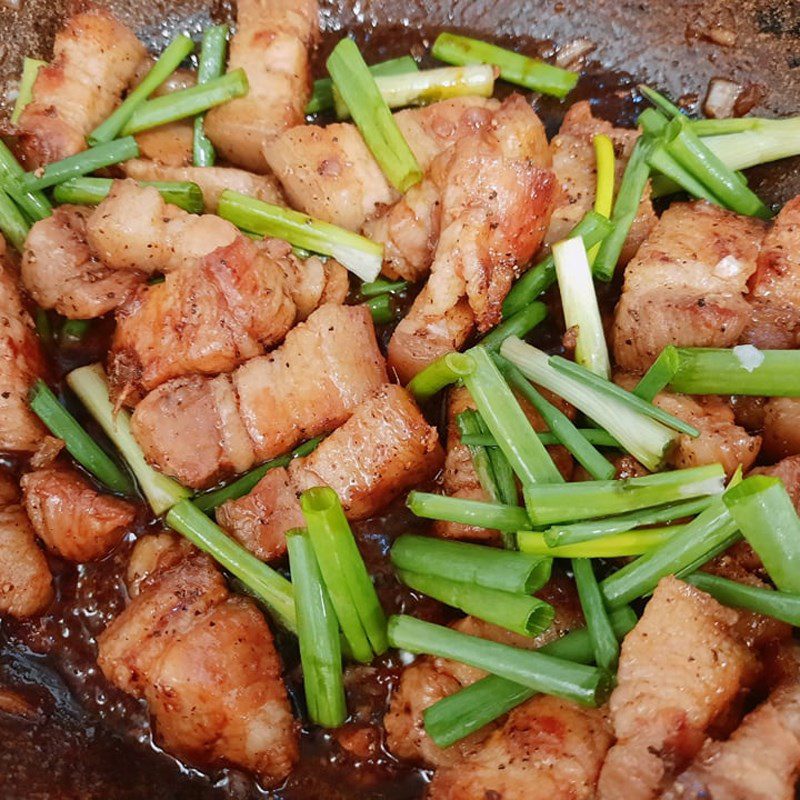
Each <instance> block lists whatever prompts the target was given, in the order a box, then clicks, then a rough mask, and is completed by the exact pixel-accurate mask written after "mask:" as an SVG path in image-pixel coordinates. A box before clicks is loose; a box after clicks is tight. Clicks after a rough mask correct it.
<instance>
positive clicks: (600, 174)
mask: <svg viewBox="0 0 800 800" xmlns="http://www.w3.org/2000/svg"><path fill="white" fill-rule="evenodd" d="M592 142H593V144H594V160H595V164H596V167H597V173H596V180H595V186H596V188H595V193H594V210H595V212H596V213H598V214H600V216H602V217H605V218H606V219H608V218H609V217H610V216H611V212H612V210H613V209H614V188H615V184H616V180H617V164H616V156H615V155H614V142H613V141H612V140H611V137H609V136H606V135H605V134H604V133H598V134H597V135H596V136H595V137H594V139H593V140H592ZM585 249H586V252H587V255H588V259H589V267H590V268H591V266H592V265H593V264H594V260H595V259H596V258H597V253H598V252H599V251H600V245H599V244H596V245H594V247H591V248H589V247H587V248H585Z"/></svg>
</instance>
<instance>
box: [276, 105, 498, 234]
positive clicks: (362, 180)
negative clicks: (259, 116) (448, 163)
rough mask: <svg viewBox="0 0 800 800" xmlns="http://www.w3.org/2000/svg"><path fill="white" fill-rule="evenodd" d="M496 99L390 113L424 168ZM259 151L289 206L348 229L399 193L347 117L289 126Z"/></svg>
mask: <svg viewBox="0 0 800 800" xmlns="http://www.w3.org/2000/svg"><path fill="white" fill-rule="evenodd" d="M497 105H498V103H497V101H495V100H485V99H483V98H480V97H463V98H455V99H452V100H445V101H442V102H439V103H432V104H431V105H430V106H427V107H425V108H418V109H406V110H404V111H399V112H397V113H396V114H395V115H394V118H395V120H396V121H397V124H398V126H399V127H400V130H401V131H402V133H403V134H404V136H405V139H406V141H407V142H408V144H409V146H410V147H411V149H412V152H413V153H414V155H415V156H416V158H417V161H418V162H419V164H420V167H421V168H422V169H423V170H427V168H428V166H429V165H430V163H431V161H432V160H433V158H434V157H435V156H436V155H438V154H439V153H441V152H442V151H444V150H445V149H446V148H447V147H449V146H450V145H451V144H453V142H455V141H457V140H458V139H459V138H461V137H462V136H465V135H468V134H469V133H473V132H475V131H477V130H480V129H481V128H483V127H485V126H486V125H487V124H488V122H489V121H490V120H491V118H492V115H491V113H490V109H492V108H496V107H497ZM264 156H265V157H266V159H267V162H268V163H269V166H270V169H272V171H273V172H274V173H275V175H276V176H277V177H278V179H279V180H280V182H281V184H282V185H283V188H284V190H285V191H286V196H287V197H288V198H289V201H290V202H291V204H292V206H293V207H294V208H298V209H300V210H301V211H305V212H306V213H307V214H310V215H311V216H312V217H317V218H318V219H323V220H325V221H326V222H332V223H334V224H336V225H340V226H342V227H344V228H349V229H350V230H353V231H358V230H360V229H361V226H362V225H363V224H364V222H365V221H366V220H367V219H368V218H369V217H371V216H372V215H373V214H375V213H376V212H378V211H380V210H381V208H382V207H383V206H388V205H390V204H392V203H394V202H396V201H397V200H398V199H399V197H400V195H399V193H398V192H397V191H396V190H395V189H394V188H393V187H392V186H391V184H390V183H389V182H388V181H387V180H386V177H385V176H384V174H383V172H382V171H381V168H380V167H379V166H378V163H377V162H376V161H375V159H374V158H373V157H372V153H370V151H369V148H367V145H366V144H365V143H364V140H363V138H362V137H361V134H360V133H359V132H358V129H357V128H356V126H355V125H352V124H350V123H338V124H334V125H327V126H326V127H322V126H319V125H298V126H297V127H294V128H290V129H289V130H287V131H285V132H284V133H282V134H281V135H280V136H278V137H277V138H275V139H274V140H273V141H272V142H270V144H269V146H268V147H266V148H265V149H264ZM368 235H369V233H368Z"/></svg>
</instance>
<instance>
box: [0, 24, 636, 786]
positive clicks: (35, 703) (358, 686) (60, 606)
mask: <svg viewBox="0 0 800 800" xmlns="http://www.w3.org/2000/svg"><path fill="white" fill-rule="evenodd" d="M435 33H436V32H435V31H433V30H422V31H420V30H417V31H412V30H409V29H408V28H402V27H388V28H384V27H382V28H380V29H373V28H369V27H364V28H362V29H360V30H359V31H358V32H357V34H358V35H357V38H358V39H359V44H360V45H362V47H363V48H364V50H365V52H366V54H367V57H368V59H369V60H371V61H378V60H382V59H384V58H389V57H393V56H398V55H401V54H404V53H408V52H409V51H410V52H412V53H414V54H417V55H421V54H422V53H423V52H424V51H425V50H426V48H427V46H428V43H429V42H430V41H432V39H433V37H434V36H435ZM338 38H339V35H338V34H337V35H336V36H331V35H329V36H327V37H326V38H325V41H324V43H323V46H322V48H321V49H320V53H319V57H318V64H321V63H322V62H323V59H324V56H325V54H326V53H327V52H328V51H329V49H330V47H331V46H332V44H333V43H335V41H336V40H338ZM501 43H502V44H507V45H508V44H510V45H514V46H516V47H518V48H519V49H521V50H523V51H524V52H527V53H530V54H545V53H547V51H548V49H549V45H548V43H547V42H536V41H534V40H522V41H516V42H512V41H507V40H506V41H501ZM633 85H634V82H633V80H632V79H631V78H630V77H629V76H628V75H625V74H622V73H618V72H609V71H606V70H604V69H602V68H601V67H600V65H599V64H597V63H591V64H589V66H588V67H587V69H586V70H585V72H584V76H583V78H582V80H581V82H580V83H579V85H578V87H577V89H576V90H575V92H574V93H573V95H572V96H571V98H570V102H573V101H577V100H581V99H585V98H588V99H591V101H592V104H593V106H594V108H595V110H596V112H597V113H598V114H599V115H600V116H602V117H605V118H606V119H610V120H613V121H615V122H617V123H619V124H630V123H631V121H632V119H633V117H634V116H635V110H636V109H635V103H634V102H633V100H632V93H631V89H632V87H633ZM505 90H506V89H505V87H504V91H505ZM565 107H566V106H565V105H564V104H562V103H559V102H558V101H554V100H550V99H542V100H540V101H539V102H538V105H537V110H538V111H539V113H540V115H541V116H542V118H543V120H544V121H545V124H546V125H547V128H548V133H549V134H551V135H552V134H553V133H554V132H555V131H556V130H557V129H558V124H559V122H560V119H561V116H562V115H563V112H564V110H565ZM613 294H614V291H613V290H612V291H610V292H609V296H608V297H607V298H606V308H609V309H610V308H611V307H612V306H611V304H612V303H613V299H614V297H613ZM401 302H402V301H401ZM551 302H553V303H555V302H556V299H555V298H551ZM551 318H554V319H560V315H558V314H556V313H554V314H553V315H551ZM110 330H111V324H110V323H107V324H103V325H101V326H95V328H94V333H93V334H92V337H91V338H90V339H89V340H88V341H87V342H86V343H85V344H84V345H82V346H81V347H67V348H62V347H57V348H55V349H54V350H53V352H52V354H51V355H52V359H51V363H52V369H53V373H54V374H53V377H54V378H57V379H58V378H60V377H62V376H63V375H64V374H65V373H66V372H67V371H69V370H70V369H72V368H74V367H76V366H78V365H80V364H84V363H90V362H92V361H94V360H97V359H98V358H99V357H101V356H102V355H103V353H104V352H105V349H106V348H107V337H108V335H109V333H110ZM560 333H561V331H559V330H558V329H557V327H555V326H551V327H549V328H548V327H543V328H542V329H541V330H539V331H537V332H536V336H535V341H536V342H537V343H538V344H540V345H541V346H546V347H548V348H555V347H557V346H558V342H559V339H560ZM388 334H389V330H388V329H387V330H384V331H382V339H383V341H384V343H385V341H386V340H387V339H388ZM436 410H437V409H431V411H432V413H435V412H436ZM76 411H77V409H76ZM87 427H90V428H91V427H92V426H91V425H90V424H88V423H87ZM93 432H94V431H93ZM7 466H11V467H12V468H14V466H15V465H14V464H13V463H11V462H8V463H7ZM420 524H421V523H420V521H418V520H414V519H413V518H412V517H411V516H410V515H409V514H408V512H407V511H406V510H405V509H404V508H403V506H402V504H398V505H396V506H395V507H394V508H392V509H390V510H389V511H388V513H387V514H386V515H385V516H383V517H381V518H379V519H374V520H370V521H367V522H364V523H362V524H359V525H358V526H357V528H356V532H357V536H358V539H359V543H360V545H361V548H362V552H363V553H364V556H365V559H366V561H367V565H368V567H369V569H370V572H371V573H372V574H373V575H375V576H376V581H377V585H378V589H379V592H380V595H381V598H382V601H383V603H384V606H385V608H386V610H387V612H390V613H393V612H400V611H404V612H409V613H414V614H417V615H419V616H423V617H426V618H429V619H434V620H439V621H444V620H445V617H444V616H443V615H444V614H445V613H446V612H444V611H443V609H442V608H441V607H437V604H436V603H434V602H433V601H430V600H426V599H424V598H419V597H418V596H415V595H414V594H413V593H410V592H408V591H407V590H405V589H403V588H401V587H400V586H399V585H398V584H397V582H396V581H395V579H394V577H393V575H392V572H391V568H390V566H389V564H388V558H387V553H388V549H389V547H390V545H391V542H392V541H393V539H394V538H395V537H396V536H398V535H399V534H401V533H406V532H410V531H413V530H414V529H419V527H420ZM158 525H159V523H158V522H157V521H155V520H153V519H151V518H149V517H148V515H147V512H146V509H145V508H144V505H142V509H141V514H140V520H139V524H138V527H137V530H136V534H141V533H143V532H144V531H146V530H152V529H153V528H157V527H158ZM133 539H134V535H133V534H131V536H130V537H129V538H128V539H127V540H126V542H125V543H124V544H123V545H122V546H121V547H120V548H119V549H118V550H117V551H116V552H115V553H114V554H112V555H111V556H110V557H109V558H107V559H106V560H104V561H103V562H101V563H96V564H87V565H83V566H79V567H76V566H74V565H69V564H65V563H63V562H60V561H58V560H57V559H53V560H52V567H53V572H54V575H55V588H56V600H55V602H54V603H53V605H52V606H51V608H50V609H49V610H48V612H47V613H46V614H45V615H43V616H42V617H40V618H37V619H34V620H31V621H25V622H15V621H11V620H3V621H2V622H1V623H0V690H2V689H11V690H13V691H14V692H17V693H18V694H19V695H20V696H21V698H22V699H24V700H27V701H28V703H29V705H30V706H31V707H32V708H33V709H35V713H34V714H33V716H30V717H27V718H24V717H19V716H12V715H10V714H7V713H4V712H3V711H2V710H0V798H2V800H34V798H36V799H39V798H41V799H44V798H47V799H48V800H50V799H51V798H59V800H67V799H72V798H74V799H75V800H189V798H192V800H212V798H213V799H214V800H223V798H225V800H250V799H251V798H261V797H275V798H283V799H284V800H312V799H313V800H340V799H341V800H351V798H352V799H353V800H355V798H359V799H360V798H373V799H374V800H412V798H418V797H421V796H422V794H423V792H424V787H425V784H426V782H427V778H428V776H427V775H426V773H425V771H424V770H420V769H418V768H417V767H415V766H414V765H410V764H405V763H400V762H398V761H397V760H396V759H394V758H393V757H392V756H391V755H390V754H389V753H388V751H387V750H386V749H385V747H384V745H383V741H382V727H381V724H380V723H381V719H382V716H383V713H384V710H385V708H386V703H387V698H388V695H389V692H390V690H391V688H392V686H393V685H394V684H395V682H396V681H397V679H398V675H399V672H400V669H401V664H400V662H399V660H398V658H397V657H396V656H390V657H387V658H384V659H381V660H380V661H378V662H376V663H375V664H374V665H372V666H370V667H358V668H349V669H348V674H347V684H348V695H349V697H348V707H349V708H350V710H351V712H352V717H351V720H350V721H349V722H348V724H347V725H346V726H345V727H344V728H343V729H341V730H340V731H336V732H333V733H327V732H322V731H320V730H318V729H314V730H308V729H306V730H304V731H303V735H302V758H301V761H300V764H299V765H298V767H297V769H296V770H295V771H294V773H293V774H292V775H291V776H290V778H289V779H288V781H287V782H286V784H285V785H284V786H283V787H280V788H278V789H276V790H274V791H273V792H272V793H269V792H267V791H265V790H264V789H262V788H260V787H259V786H258V785H257V784H256V783H255V781H254V780H253V779H252V777H250V776H248V775H246V774H243V773H241V772H236V771H233V770H222V771H219V772H216V773H214V774H208V775H207V774H204V773H202V772H200V771H197V770H193V769H191V768H189V767H187V766H184V765H182V764H180V763H178V762H177V761H176V760H175V759H173V758H171V757H170V756H169V755H167V754H165V753H164V752H163V751H161V750H160V749H159V748H158V747H157V746H156V745H155V744H154V742H153V731H152V730H151V728H150V724H149V720H148V715H147V711H146V708H145V707H144V704H143V703H140V702H138V701H136V700H134V699H133V698H131V697H129V696H128V695H126V694H124V693H123V692H121V691H119V690H117V689H115V688H114V687H112V686H110V685H109V684H108V682H107V681H106V680H105V679H104V678H103V676H102V674H100V672H99V670H98V668H97V666H96V663H95V657H96V645H95V637H96V636H97V635H98V634H99V633H100V632H101V631H102V630H103V629H104V627H105V626H106V624H107V623H108V622H109V621H110V620H111V619H112V618H113V617H114V616H115V615H116V614H118V613H119V612H120V611H121V610H122V609H123V608H124V606H125V589H124V585H123V581H122V575H123V574H124V570H125V566H126V563H127V559H128V555H129V552H130V549H131V546H132V541H133ZM279 646H280V649H281V652H282V655H283V658H284V664H285V668H286V677H287V685H288V687H289V691H290V693H291V696H292V700H293V702H294V704H295V706H296V707H297V708H298V709H301V708H302V702H303V701H302V684H301V679H300V674H299V665H298V656H297V652H296V646H295V643H294V642H293V641H292V640H291V637H288V636H280V637H279Z"/></svg>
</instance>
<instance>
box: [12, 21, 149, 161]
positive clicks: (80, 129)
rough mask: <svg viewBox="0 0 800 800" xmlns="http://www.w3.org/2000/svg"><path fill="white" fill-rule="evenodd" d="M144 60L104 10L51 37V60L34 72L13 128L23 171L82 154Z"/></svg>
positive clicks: (70, 23) (134, 42) (131, 38)
mask: <svg viewBox="0 0 800 800" xmlns="http://www.w3.org/2000/svg"><path fill="white" fill-rule="evenodd" d="M146 55H147V51H146V50H145V49H144V46H143V45H142V43H141V42H140V41H139V40H138V39H137V38H136V36H135V35H134V33H133V32H132V31H130V30H129V29H128V28H126V27H125V26H124V25H123V24H122V23H120V22H118V21H117V20H116V19H114V17H112V16H111V15H110V14H109V13H108V12H107V11H106V10H104V9H99V8H95V9H91V10H90V11H86V12H84V13H82V14H78V15H76V16H74V17H72V18H71V19H70V20H69V21H68V22H67V24H66V25H65V27H64V28H63V29H62V30H61V31H59V32H58V33H57V34H56V39H55V43H54V45H53V60H52V61H51V62H50V63H49V64H48V65H46V66H44V67H42V68H41V69H40V70H39V72H38V74H37V76H36V81H35V82H34V84H33V90H32V92H33V93H32V98H31V102H30V103H28V105H26V106H25V109H24V110H23V112H22V115H21V116H20V119H19V123H18V125H17V128H18V130H19V134H20V145H21V147H22V150H23V153H24V154H25V160H26V163H27V165H28V167H29V168H31V169H35V168H37V167H40V166H43V165H44V164H49V163H50V162H51V161H59V160H61V159H62V158H66V157H67V156H71V155H75V154H76V153H79V152H81V150H85V149H86V138H85V137H86V136H87V135H88V134H89V133H91V131H92V130H94V128H95V127H96V126H97V125H99V124H100V123H101V122H102V121H103V120H104V119H106V117H108V116H109V115H110V114H111V112H112V111H113V110H114V107H115V106H116V105H117V104H118V103H119V101H120V98H121V97H122V93H123V92H124V91H125V89H126V88H127V87H128V85H129V84H130V83H131V82H132V80H133V78H134V76H135V74H136V70H137V67H138V66H139V64H140V63H141V61H142V60H143V59H144V58H145V56H146Z"/></svg>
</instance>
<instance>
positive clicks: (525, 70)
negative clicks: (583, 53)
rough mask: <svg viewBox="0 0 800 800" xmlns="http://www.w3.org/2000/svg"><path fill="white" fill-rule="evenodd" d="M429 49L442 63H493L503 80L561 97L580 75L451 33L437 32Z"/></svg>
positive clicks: (570, 88) (566, 93) (572, 86)
mask: <svg viewBox="0 0 800 800" xmlns="http://www.w3.org/2000/svg"><path fill="white" fill-rule="evenodd" d="M431 53H432V54H433V57H434V58H438V59H439V61H444V62H445V63H446V64H457V65H461V66H465V65H467V64H493V65H494V66H496V67H497V68H498V69H499V70H500V77H501V78H502V79H503V80H504V81H508V82H509V83H514V84H516V85H517V86H524V87H525V88H526V89H530V90H532V91H534V92H541V93H542V94H549V95H553V96H554V97H559V98H562V99H563V98H564V97H566V96H567V95H568V94H569V93H570V92H571V91H572V90H573V89H574V88H575V84H576V83H577V82H578V78H579V77H580V76H579V74H578V73H577V72H570V71H569V70H566V69H561V68H560V67H554V66H553V65H552V64H547V63H545V62H544V61H540V60H539V59H536V58H529V57H528V56H524V55H522V54H521V53H515V52H513V51H511V50H506V49H505V48H504V47H498V46H497V45H493V44H489V43H488V42H482V41H480V40H479V39H470V38H469V37H467V36H457V35H456V34H454V33H440V34H439V35H438V36H437V37H436V41H435V42H434V43H433V48H432V49H431Z"/></svg>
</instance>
